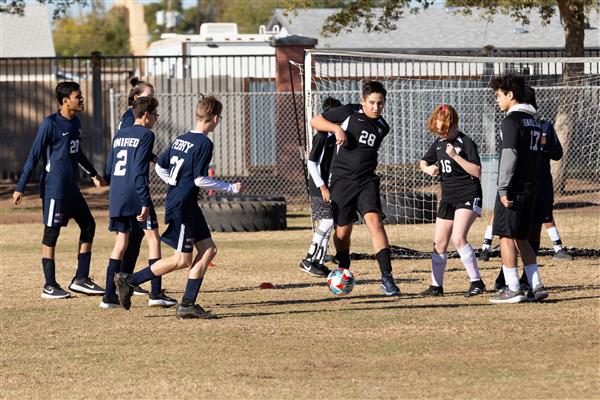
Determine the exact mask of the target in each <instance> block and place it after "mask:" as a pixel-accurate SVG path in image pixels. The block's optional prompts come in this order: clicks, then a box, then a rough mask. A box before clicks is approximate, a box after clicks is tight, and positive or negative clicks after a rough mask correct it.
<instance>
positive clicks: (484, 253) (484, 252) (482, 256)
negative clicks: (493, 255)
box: [479, 249, 490, 261]
mask: <svg viewBox="0 0 600 400" xmlns="http://www.w3.org/2000/svg"><path fill="white" fill-rule="evenodd" d="M479 260H481V261H490V251H489V249H481V252H479Z"/></svg>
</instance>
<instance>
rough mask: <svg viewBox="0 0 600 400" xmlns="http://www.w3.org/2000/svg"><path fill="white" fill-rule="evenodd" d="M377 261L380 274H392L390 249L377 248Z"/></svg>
mask: <svg viewBox="0 0 600 400" xmlns="http://www.w3.org/2000/svg"><path fill="white" fill-rule="evenodd" d="M375 257H376V258H377V262H378V263H379V270H380V271H381V275H391V274H392V251H391V250H390V249H389V248H387V249H382V250H379V253H377V254H375Z"/></svg>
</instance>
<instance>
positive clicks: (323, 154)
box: [300, 97, 342, 276]
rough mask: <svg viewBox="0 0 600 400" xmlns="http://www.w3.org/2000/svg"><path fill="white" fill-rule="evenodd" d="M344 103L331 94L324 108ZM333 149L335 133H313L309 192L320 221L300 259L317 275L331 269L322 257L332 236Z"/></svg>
mask: <svg viewBox="0 0 600 400" xmlns="http://www.w3.org/2000/svg"><path fill="white" fill-rule="evenodd" d="M341 105H342V103H341V102H340V101H339V100H337V99H334V98H332V97H328V98H326V99H325V100H324V101H323V112H327V111H328V110H329V109H330V108H335V107H339V106H341ZM334 150H335V135H333V134H332V133H329V132H318V133H317V134H315V135H314V136H313V141H312V147H311V150H310V154H309V156H308V162H307V167H308V172H309V179H308V192H309V195H310V208H311V214H312V219H313V222H314V221H320V222H319V226H318V228H316V229H315V233H314V235H313V238H312V242H311V244H310V247H309V248H308V253H307V254H306V258H304V259H303V260H302V261H301V262H300V270H301V271H304V272H306V273H308V274H311V275H316V276H327V275H328V274H329V272H330V271H329V269H328V268H327V267H326V266H325V265H324V262H323V259H324V258H325V254H326V252H327V245H328V243H329V236H330V235H331V231H332V230H333V211H332V210H331V194H330V193H329V185H328V183H327V181H328V180H329V167H330V165H331V159H332V157H333V152H334Z"/></svg>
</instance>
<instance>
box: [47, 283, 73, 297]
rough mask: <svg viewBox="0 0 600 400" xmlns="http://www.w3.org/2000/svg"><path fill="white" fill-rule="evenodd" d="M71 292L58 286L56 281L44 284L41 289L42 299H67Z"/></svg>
mask: <svg viewBox="0 0 600 400" xmlns="http://www.w3.org/2000/svg"><path fill="white" fill-rule="evenodd" d="M69 297H71V293H69V292H67V291H66V290H64V289H63V288H61V287H60V285H59V284H58V283H53V284H52V285H45V286H44V288H43V289H42V299H68V298H69Z"/></svg>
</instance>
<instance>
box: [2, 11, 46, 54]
mask: <svg viewBox="0 0 600 400" xmlns="http://www.w3.org/2000/svg"><path fill="white" fill-rule="evenodd" d="M55 56H56V52H55V51H54V41H53V40H52V29H51V27H50V17H49V16H48V8H47V7H46V6H45V5H40V4H33V3H28V4H27V6H26V7H25V16H23V17H20V16H18V15H10V14H6V13H0V58H9V57H55Z"/></svg>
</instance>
